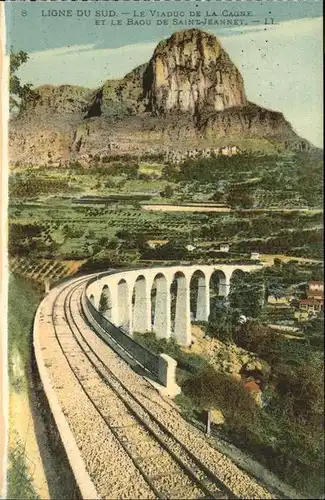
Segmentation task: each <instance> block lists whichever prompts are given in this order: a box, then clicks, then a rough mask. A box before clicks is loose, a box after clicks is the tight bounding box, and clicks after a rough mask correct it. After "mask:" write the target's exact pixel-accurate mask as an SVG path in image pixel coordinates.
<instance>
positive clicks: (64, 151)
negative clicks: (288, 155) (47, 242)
mask: <svg viewBox="0 0 325 500" xmlns="http://www.w3.org/2000/svg"><path fill="white" fill-rule="evenodd" d="M36 94H37V98H36V99H34V100H32V101H30V102H23V103H22V107H21V111H20V114H19V115H18V117H16V118H14V119H13V120H12V121H11V122H10V158H11V162H12V164H17V163H19V164H34V165H35V164H43V165H47V164H54V165H60V164H66V163H69V162H71V161H76V160H78V161H79V162H81V163H82V164H84V165H87V164H90V163H92V162H93V159H94V157H95V156H96V158H97V159H98V158H102V157H105V156H112V155H125V154H132V155H137V154H143V153H151V154H152V153H155V154H157V153H162V154H163V155H166V154H167V153H170V151H178V152H182V151H185V150H187V151H188V150H190V151H195V150H197V149H199V150H205V149H211V148H213V149H214V150H217V151H218V148H222V147H224V146H230V147H235V146H236V147H237V148H238V149H240V150H241V151H242V150H246V151H247V150H254V151H258V152H264V149H265V144H267V147H268V148H269V147H270V145H271V148H272V149H273V151H274V152H276V151H279V150H280V151H283V150H285V149H289V150H298V151H305V150H310V149H313V147H312V146H311V144H310V143H308V141H306V140H304V139H302V138H300V137H299V136H298V135H297V134H296V133H295V132H294V130H293V128H292V126H291V124H290V123H289V122H288V121H286V119H285V118H284V116H283V115H282V113H280V112H278V111H273V110H269V109H265V108H262V107H260V106H257V105H256V104H254V103H251V102H249V101H248V100H247V98H246V93H245V87H244V81H243V78H242V76H241V74H240V72H239V71H238V69H237V68H236V66H235V65H234V64H233V62H232V61H231V59H230V57H229V56H228V54H227V53H226V52H225V50H224V49H223V48H222V46H221V44H220V42H219V40H218V39H217V38H216V37H215V36H213V35H210V34H208V33H204V32H202V31H200V30H196V29H193V30H186V31H182V32H178V33H174V34H173V35H172V36H171V37H170V38H169V39H168V40H163V41H161V42H160V43H159V44H158V46H157V47H156V49H155V51H154V53H153V56H152V58H151V59H150V61H149V62H148V63H147V64H143V65H141V66H139V67H138V68H136V69H134V70H133V71H131V72H130V73H128V74H127V75H126V76H125V77H124V78H122V79H120V80H107V81H106V82H105V84H104V85H103V86H102V87H100V88H98V89H87V88H83V87H78V86H69V85H63V86H59V87H55V86H51V85H43V86H41V87H39V88H38V89H36ZM275 107H276V103H275ZM247 140H248V141H247Z"/></svg>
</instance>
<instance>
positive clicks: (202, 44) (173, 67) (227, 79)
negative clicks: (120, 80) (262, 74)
mask: <svg viewBox="0 0 325 500" xmlns="http://www.w3.org/2000/svg"><path fill="white" fill-rule="evenodd" d="M144 90H145V97H146V100H147V106H148V109H149V110H150V111H152V112H153V113H154V114H158V115H159V114H165V113H166V112H167V113H169V112H175V111H177V112H186V113H190V114H191V115H196V114H198V113H200V112H202V111H203V110H204V111H224V110H225V109H228V108H232V107H240V106H244V105H246V104H247V100H246V96H245V90H244V82H243V79H242V76H241V74H240V72H239V71H238V69H237V68H236V66H235V65H234V64H233V62H232V61H231V59H230V57H229V56H228V54H227V53H226V51H225V50H224V49H223V48H222V45H221V43H220V41H219V40H218V39H217V38H216V37H215V36H214V35H210V34H209V33H206V32H204V31H200V30H197V29H190V30H184V31H180V32H177V33H174V34H173V35H172V36H171V37H170V38H168V39H167V40H163V41H162V42H160V43H159V44H158V45H157V47H156V49H155V51H154V53H153V56H152V58H151V60H150V61H149V64H148V67H147V70H146V72H145V75H144Z"/></svg>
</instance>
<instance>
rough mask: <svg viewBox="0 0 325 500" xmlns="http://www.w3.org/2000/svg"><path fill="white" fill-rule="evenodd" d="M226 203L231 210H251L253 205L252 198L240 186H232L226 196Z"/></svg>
mask: <svg viewBox="0 0 325 500" xmlns="http://www.w3.org/2000/svg"><path fill="white" fill-rule="evenodd" d="M226 203H227V204H228V205H230V206H231V207H232V208H236V207H243V208H251V207H252V206H253V205H254V200H253V198H252V197H251V196H250V195H249V193H247V190H246V189H245V188H243V187H242V186H236V185H235V186H232V187H231V188H230V190H229V193H228V194H227V196H226Z"/></svg>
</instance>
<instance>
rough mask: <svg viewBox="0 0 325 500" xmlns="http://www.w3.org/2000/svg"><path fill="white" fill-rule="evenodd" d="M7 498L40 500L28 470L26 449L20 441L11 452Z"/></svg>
mask: <svg viewBox="0 0 325 500" xmlns="http://www.w3.org/2000/svg"><path fill="white" fill-rule="evenodd" d="M7 498H10V499H11V498H12V499H17V498H24V499H26V500H38V499H39V496H38V495H37V494H36V492H35V489H34V485H33V478H32V476H31V475H30V472H29V470H28V465H27V458H26V455H25V449H24V446H23V444H22V443H21V442H20V441H17V443H16V445H15V447H14V448H13V449H11V450H10V451H9V469H8V491H7Z"/></svg>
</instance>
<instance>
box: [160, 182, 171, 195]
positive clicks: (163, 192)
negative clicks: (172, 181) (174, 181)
mask: <svg viewBox="0 0 325 500" xmlns="http://www.w3.org/2000/svg"><path fill="white" fill-rule="evenodd" d="M173 194H174V190H173V188H172V187H171V186H169V185H167V186H166V187H165V189H164V190H163V191H162V192H161V193H160V195H161V196H162V197H163V198H171V197H172V196H173Z"/></svg>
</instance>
